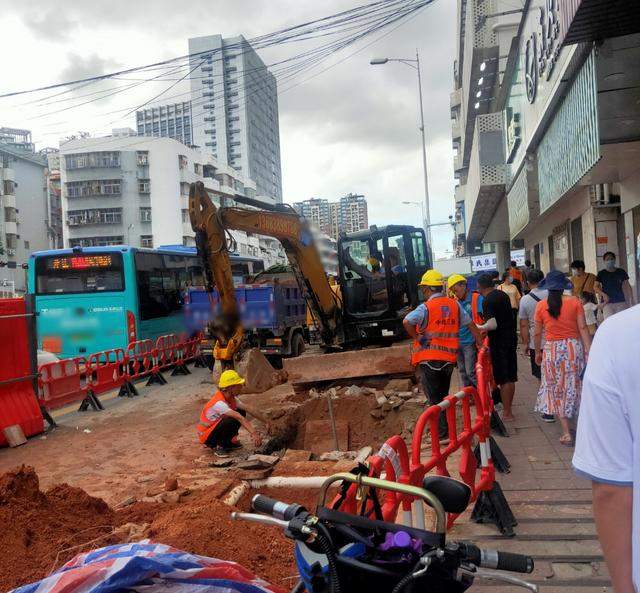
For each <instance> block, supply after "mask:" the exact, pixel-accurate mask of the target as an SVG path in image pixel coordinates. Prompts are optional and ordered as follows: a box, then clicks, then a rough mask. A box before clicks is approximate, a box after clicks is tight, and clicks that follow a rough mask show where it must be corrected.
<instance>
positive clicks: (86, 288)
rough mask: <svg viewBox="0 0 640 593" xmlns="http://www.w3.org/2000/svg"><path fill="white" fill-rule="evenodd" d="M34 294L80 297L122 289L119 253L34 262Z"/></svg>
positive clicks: (66, 256)
mask: <svg viewBox="0 0 640 593" xmlns="http://www.w3.org/2000/svg"><path fill="white" fill-rule="evenodd" d="M35 273H36V286H35V288H36V294H38V295H47V294H79V293H90V292H117V291H123V290H124V270H123V263H122V254H120V253H115V252H107V253H91V254H78V255H76V254H65V255H49V256H45V257H39V258H38V259H37V260H36V270H35Z"/></svg>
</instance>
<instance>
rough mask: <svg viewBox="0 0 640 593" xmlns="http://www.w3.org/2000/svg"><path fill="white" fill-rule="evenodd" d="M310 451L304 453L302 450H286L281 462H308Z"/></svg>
mask: <svg viewBox="0 0 640 593" xmlns="http://www.w3.org/2000/svg"><path fill="white" fill-rule="evenodd" d="M311 455H312V453H311V451H305V450H304V449H287V452H286V453H285V454H284V457H283V458H282V461H289V462H291V463H295V462H297V461H309V460H310V459H311Z"/></svg>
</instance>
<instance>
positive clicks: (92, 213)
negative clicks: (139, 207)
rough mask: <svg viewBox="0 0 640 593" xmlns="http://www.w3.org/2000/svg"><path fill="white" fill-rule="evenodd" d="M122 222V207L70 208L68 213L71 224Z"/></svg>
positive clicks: (68, 220) (68, 222)
mask: <svg viewBox="0 0 640 593" xmlns="http://www.w3.org/2000/svg"><path fill="white" fill-rule="evenodd" d="M121 223H122V208H89V209H85V210H69V211H68V213H67V224H68V225H69V226H84V225H89V224H121Z"/></svg>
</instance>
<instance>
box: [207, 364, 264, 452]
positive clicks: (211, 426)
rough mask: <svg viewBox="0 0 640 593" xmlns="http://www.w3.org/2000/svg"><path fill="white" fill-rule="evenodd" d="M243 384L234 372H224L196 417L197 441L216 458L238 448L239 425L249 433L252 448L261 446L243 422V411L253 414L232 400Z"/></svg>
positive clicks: (258, 436) (259, 440)
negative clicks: (216, 388) (213, 452)
mask: <svg viewBox="0 0 640 593" xmlns="http://www.w3.org/2000/svg"><path fill="white" fill-rule="evenodd" d="M243 385H244V379H243V378H242V377H241V376H240V375H238V373H236V371H233V370H227V371H224V372H223V373H222V374H221V375H220V381H219V382H218V391H217V392H216V394H215V395H214V396H213V397H212V398H211V399H210V400H209V401H208V402H207V403H206V404H205V406H204V408H203V409H202V412H201V414H200V422H199V423H198V438H199V439H200V442H201V443H202V444H203V445H206V446H207V447H210V448H211V449H213V450H214V451H215V452H216V455H218V456H220V457H225V456H227V455H228V453H229V451H233V450H234V449H239V448H240V447H242V445H241V444H240V442H239V441H238V431H239V430H240V426H243V427H244V428H245V430H247V432H249V434H250V435H251V441H252V442H253V445H254V446H255V447H259V446H260V445H261V444H262V438H261V437H260V435H259V434H258V433H257V431H256V429H255V428H254V427H253V426H252V425H251V423H250V422H249V421H248V420H247V419H246V414H247V412H249V413H250V414H251V415H252V416H253V415H255V414H254V413H253V411H249V410H247V409H246V407H245V406H244V405H243V404H242V403H240V402H239V401H238V400H237V399H236V397H237V396H238V395H239V394H240V392H241V391H242V386H243ZM258 419H260V418H258Z"/></svg>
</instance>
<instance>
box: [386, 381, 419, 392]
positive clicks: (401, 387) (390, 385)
mask: <svg viewBox="0 0 640 593" xmlns="http://www.w3.org/2000/svg"><path fill="white" fill-rule="evenodd" d="M384 390H385V391H396V392H398V391H412V390H413V381H412V380H411V379H391V380H390V381H388V382H387V384H386V385H385V387H384Z"/></svg>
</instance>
